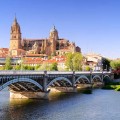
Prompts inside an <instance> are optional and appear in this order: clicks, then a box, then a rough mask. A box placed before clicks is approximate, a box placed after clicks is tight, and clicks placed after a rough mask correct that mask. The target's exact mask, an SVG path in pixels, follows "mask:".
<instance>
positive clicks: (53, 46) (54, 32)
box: [49, 26, 59, 54]
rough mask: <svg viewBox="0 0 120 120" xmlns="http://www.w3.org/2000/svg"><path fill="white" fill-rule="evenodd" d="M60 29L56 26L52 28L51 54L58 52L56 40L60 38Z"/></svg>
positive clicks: (50, 37)
mask: <svg viewBox="0 0 120 120" xmlns="http://www.w3.org/2000/svg"><path fill="white" fill-rule="evenodd" d="M58 39H59V38H58V31H57V30H56V28H55V26H54V27H53V28H52V29H51V30H50V36H49V42H50V49H51V54H54V53H55V52H56V42H57V40H58Z"/></svg>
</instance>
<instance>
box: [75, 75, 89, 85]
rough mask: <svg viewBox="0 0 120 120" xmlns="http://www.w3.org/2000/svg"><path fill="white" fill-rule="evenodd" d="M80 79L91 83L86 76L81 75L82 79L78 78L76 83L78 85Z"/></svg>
mask: <svg viewBox="0 0 120 120" xmlns="http://www.w3.org/2000/svg"><path fill="white" fill-rule="evenodd" d="M80 79H85V80H87V81H88V83H90V80H89V79H88V78H87V77H86V76H85V75H81V76H80V77H78V78H77V80H76V81H75V83H77V82H78V81H79V80H80Z"/></svg>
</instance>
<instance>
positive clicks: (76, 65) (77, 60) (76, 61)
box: [73, 52, 82, 71]
mask: <svg viewBox="0 0 120 120" xmlns="http://www.w3.org/2000/svg"><path fill="white" fill-rule="evenodd" d="M81 63H82V55H81V54H80V53H78V52H76V53H74V54H73V70H74V71H80V70H81V69H82V64H81Z"/></svg>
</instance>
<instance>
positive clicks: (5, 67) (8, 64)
mask: <svg viewBox="0 0 120 120" xmlns="http://www.w3.org/2000/svg"><path fill="white" fill-rule="evenodd" d="M11 69H12V65H11V58H10V57H7V58H6V61H5V66H4V70H11Z"/></svg>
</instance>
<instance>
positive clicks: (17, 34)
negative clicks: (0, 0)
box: [9, 17, 21, 51]
mask: <svg viewBox="0 0 120 120" xmlns="http://www.w3.org/2000/svg"><path fill="white" fill-rule="evenodd" d="M12 49H21V30H20V26H19V24H18V22H17V19H16V17H15V19H14V22H13V24H12V26H11V33H10V47H9V51H11V50H12Z"/></svg>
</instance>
